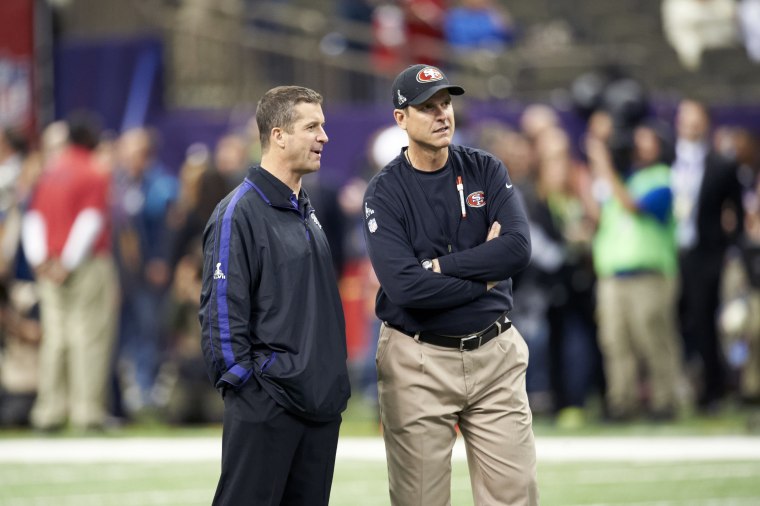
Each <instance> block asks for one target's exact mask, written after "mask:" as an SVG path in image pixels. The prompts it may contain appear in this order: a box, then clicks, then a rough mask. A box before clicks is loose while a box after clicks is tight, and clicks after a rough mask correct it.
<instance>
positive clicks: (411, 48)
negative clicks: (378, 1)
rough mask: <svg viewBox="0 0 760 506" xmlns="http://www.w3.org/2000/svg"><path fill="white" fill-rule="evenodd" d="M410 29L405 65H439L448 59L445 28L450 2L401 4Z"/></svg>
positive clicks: (404, 0) (401, 0)
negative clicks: (445, 48) (445, 51)
mask: <svg viewBox="0 0 760 506" xmlns="http://www.w3.org/2000/svg"><path fill="white" fill-rule="evenodd" d="M398 2H399V4H400V6H401V8H402V10H403V13H404V20H405V21H404V24H405V28H406V45H405V46H404V51H403V53H402V55H403V57H404V58H406V61H403V62H401V63H402V65H401V66H403V65H405V64H413V63H426V64H428V65H438V64H439V63H440V62H441V59H442V58H443V57H444V53H443V51H444V50H443V41H444V34H443V24H444V20H445V19H446V11H447V9H448V6H447V3H448V2H447V1H446V0H398Z"/></svg>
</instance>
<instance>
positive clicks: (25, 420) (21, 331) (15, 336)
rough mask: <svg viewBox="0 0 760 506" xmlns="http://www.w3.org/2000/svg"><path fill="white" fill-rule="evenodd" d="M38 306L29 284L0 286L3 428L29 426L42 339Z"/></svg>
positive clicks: (0, 412) (0, 417)
mask: <svg viewBox="0 0 760 506" xmlns="http://www.w3.org/2000/svg"><path fill="white" fill-rule="evenodd" d="M9 288H10V289H9ZM38 302H39V297H38V296H37V290H36V287H35V286H34V283H32V282H30V281H14V282H12V283H8V284H6V283H3V284H1V285H0V427H6V426H27V425H29V423H30V414H31V411H32V407H33V405H34V401H35V398H36V396H37V385H38V380H37V378H38V375H39V347H40V339H41V337H42V330H41V328H40V322H39V304H38Z"/></svg>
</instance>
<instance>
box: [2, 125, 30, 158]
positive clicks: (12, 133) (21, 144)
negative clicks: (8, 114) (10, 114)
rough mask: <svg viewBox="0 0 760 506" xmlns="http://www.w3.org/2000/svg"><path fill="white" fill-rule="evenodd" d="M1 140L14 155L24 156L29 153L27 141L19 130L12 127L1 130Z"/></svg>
mask: <svg viewBox="0 0 760 506" xmlns="http://www.w3.org/2000/svg"><path fill="white" fill-rule="evenodd" d="M3 138H4V139H5V142H6V143H7V144H8V146H10V148H11V149H12V150H13V151H14V152H15V153H19V154H20V155H22V156H26V154H27V153H28V152H29V139H27V137H26V135H25V134H24V132H22V131H21V129H20V128H16V127H12V126H8V127H5V128H3Z"/></svg>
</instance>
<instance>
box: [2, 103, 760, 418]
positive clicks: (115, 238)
mask: <svg viewBox="0 0 760 506" xmlns="http://www.w3.org/2000/svg"><path fill="white" fill-rule="evenodd" d="M459 119H460V125H459V128H458V129H457V136H458V139H455V142H457V141H461V142H462V143H464V144H469V145H474V146H477V147H479V148H482V149H485V150H487V151H489V152H491V153H493V154H494V155H496V156H497V157H498V158H500V159H501V160H502V161H503V162H504V164H505V166H506V167H507V168H508V170H509V173H510V176H511V179H512V181H513V182H514V184H515V185H516V186H517V187H518V188H519V190H520V194H521V196H522V198H523V199H524V202H525V206H526V210H527V213H528V217H529V220H530V227H531V237H532V243H533V257H532V262H531V265H530V266H529V267H528V268H527V269H526V270H525V271H524V272H522V273H521V274H520V275H519V276H518V277H517V279H515V292H514V293H515V308H514V310H513V312H512V314H511V317H512V319H513V321H514V322H515V324H516V326H517V328H518V329H519V330H520V332H521V333H522V334H523V336H524V337H525V339H526V341H527V343H528V345H529V349H530V353H531V359H530V366H529V369H528V375H527V389H528V392H529V397H530V400H531V406H532V408H533V411H534V413H536V414H537V415H546V416H551V417H554V418H555V420H556V422H557V424H559V425H561V426H563V427H579V426H582V425H583V424H585V423H587V422H588V421H589V420H590V419H591V418H592V417H594V418H599V419H602V420H604V421H609V422H625V421H630V420H637V419H649V420H653V421H667V420H674V419H677V418H678V417H680V416H683V415H684V414H686V413H690V412H692V411H693V410H697V411H698V412H700V413H704V414H716V413H719V412H720V411H721V410H722V409H724V408H725V406H726V404H727V401H729V400H730V401H737V400H738V401H739V402H746V403H756V402H758V401H760V318H758V315H760V177H759V176H760V151H759V150H758V134H757V132H752V131H749V130H747V129H745V128H741V127H736V126H731V125H720V126H719V127H717V128H716V127H713V126H712V125H711V123H710V113H709V110H708V108H707V107H706V106H705V105H704V104H701V103H698V102H695V101H692V100H684V101H682V102H681V103H679V104H678V106H677V109H676V111H675V112H674V114H673V115H672V117H669V118H655V117H652V115H650V114H641V115H639V116H638V117H636V118H635V121H623V120H621V117H620V116H619V113H618V112H617V111H615V110H610V109H608V108H604V107H599V108H596V109H595V110H591V111H587V113H586V114H585V115H584V117H583V120H584V121H583V125H584V127H583V131H582V132H580V133H579V132H572V129H571V128H569V127H568V126H567V125H566V124H565V123H564V121H565V119H563V116H562V115H560V114H559V113H558V112H557V111H556V110H555V109H554V108H552V107H549V106H546V105H541V104H533V105H528V106H527V107H525V108H524V110H523V111H522V113H521V114H520V116H519V120H517V121H515V122H513V123H507V122H505V121H500V120H494V119H488V120H482V121H479V122H475V121H465V119H466V118H463V117H461V118H459ZM249 124H250V125H255V123H254V122H251V123H249ZM257 138H258V135H257V133H256V132H255V126H251V127H250V128H248V129H246V130H241V131H234V132H230V133H228V134H226V135H224V136H222V137H221V138H219V139H218V140H217V141H216V142H215V143H214V145H211V146H207V145H205V144H201V143H198V144H193V145H191V146H189V147H188V148H187V150H186V153H185V159H184V163H183V164H182V166H181V167H166V166H164V165H163V164H162V161H161V160H160V159H159V157H158V153H159V150H158V149H157V147H158V145H159V143H160V138H159V137H158V135H157V134H156V132H154V131H153V130H152V129H150V128H134V129H130V130H127V131H125V132H123V133H121V134H119V135H116V134H114V133H111V132H103V131H101V130H100V128H99V125H98V122H97V118H96V117H95V116H94V115H92V114H87V113H77V114H74V115H72V116H71V117H69V118H67V119H66V120H64V121H58V122H55V123H52V124H50V125H48V126H47V127H46V128H45V129H44V131H43V132H42V134H41V136H40V138H39V139H28V138H26V137H25V136H24V135H23V134H21V133H20V132H18V131H16V130H14V129H12V128H5V129H4V130H3V131H2V133H1V134H0V425H2V426H29V425H31V426H32V427H34V428H36V429H38V430H43V431H52V430H58V429H61V428H63V427H66V426H73V427H74V428H76V429H81V430H102V429H104V428H106V427H108V426H109V425H111V424H118V423H126V422H129V421H140V420H143V419H145V418H149V419H152V420H153V419H158V420H161V421H162V422H166V423H172V424H190V423H215V422H219V421H220V420H221V412H222V405H221V398H220V396H219V395H218V393H217V392H216V391H215V390H214V389H213V388H212V387H211V385H210V383H209V381H208V379H207V378H206V377H205V372H204V371H205V369H204V367H203V364H202V358H201V355H200V347H199V342H200V328H199V325H198V319H197V311H198V304H199V293H200V285H201V279H200V276H201V266H202V258H201V246H200V244H201V236H202V232H203V228H204V226H205V223H206V222H207V220H208V218H209V217H210V216H211V214H212V212H213V209H214V207H215V205H216V203H217V202H218V201H219V200H220V199H221V198H222V197H223V196H224V195H226V194H227V193H228V192H229V191H231V189H233V188H234V187H235V186H236V185H237V184H239V183H240V182H241V181H242V179H243V178H244V177H245V174H246V171H247V168H248V167H249V166H250V165H251V164H253V163H256V162H257V161H258V159H259V155H260V151H259V148H258V143H257ZM404 144H405V137H404V135H403V132H402V131H400V130H399V129H398V128H396V127H395V126H389V127H387V128H382V129H380V130H378V131H377V132H375V133H374V135H372V137H371V140H370V142H369V143H368V145H367V150H366V160H365V162H364V163H363V164H361V165H360V166H357V167H355V170H354V172H353V173H352V175H351V177H350V178H348V179H347V180H345V181H342V182H341V184H340V185H338V186H334V185H330V184H328V183H327V182H325V181H323V180H320V178H319V174H317V175H313V176H309V177H308V178H306V179H305V180H304V187H305V189H306V190H307V192H308V193H309V194H310V196H311V199H312V201H313V203H314V207H315V208H316V209H317V212H318V214H319V215H320V221H321V222H322V223H323V226H324V229H325V231H326V232H327V233H328V238H329V240H330V244H331V248H332V251H333V256H334V263H335V269H336V273H337V275H338V277H339V278H340V279H339V286H340V292H341V297H342V299H343V305H344V310H345V313H346V327H347V337H348V352H349V365H350V371H351V374H352V384H353V391H354V396H355V397H359V398H362V399H365V400H366V401H367V402H370V403H374V402H375V400H376V390H375V363H374V354H375V347H376V339H377V331H378V326H379V322H378V321H377V319H376V318H375V317H374V297H375V293H376V291H377V286H378V283H377V279H376V278H375V277H374V273H373V272H372V268H371V265H370V263H369V261H368V259H367V256H366V251H365V246H364V240H363V234H362V230H361V227H362V226H363V225H362V223H363V220H362V213H363V209H362V207H361V202H362V197H363V194H364V190H365V188H366V184H367V182H368V181H369V179H370V178H371V177H372V175H373V174H374V173H375V172H376V171H377V170H379V169H380V168H381V167H382V166H383V165H384V164H385V163H387V162H388V161H390V159H392V158H393V157H395V156H396V155H397V154H398V153H399V150H400V148H401V147H402V146H403V145H404ZM590 406H599V407H600V409H596V408H593V409H592V407H590Z"/></svg>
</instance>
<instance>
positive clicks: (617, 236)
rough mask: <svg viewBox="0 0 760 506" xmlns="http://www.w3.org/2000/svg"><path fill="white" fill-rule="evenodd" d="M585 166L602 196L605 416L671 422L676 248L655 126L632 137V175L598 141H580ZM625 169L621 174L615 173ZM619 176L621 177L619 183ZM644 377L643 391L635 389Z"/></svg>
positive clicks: (597, 260)
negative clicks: (644, 394)
mask: <svg viewBox="0 0 760 506" xmlns="http://www.w3.org/2000/svg"><path fill="white" fill-rule="evenodd" d="M586 150H587V154H588V158H589V165H590V167H591V169H592V170H593V172H594V173H595V174H596V176H597V177H598V178H600V180H602V181H604V182H605V183H606V184H605V185H604V187H606V188H608V190H609V191H608V192H607V193H608V198H606V199H605V201H604V202H603V203H602V204H601V211H600V216H599V224H598V228H597V231H596V234H595V236H594V240H593V250H592V251H593V259H594V269H595V271H596V274H597V276H598V285H597V320H598V339H599V346H600V349H601V352H602V358H603V363H604V370H605V377H606V380H607V391H606V401H607V415H608V417H609V419H610V420H611V421H625V420H629V419H631V418H633V417H635V416H637V415H639V414H640V413H642V400H643V399H641V397H642V396H641V395H640V392H646V391H648V399H647V400H648V402H647V403H646V408H647V411H646V413H647V414H648V415H649V416H650V417H651V418H653V419H655V420H668V419H672V418H673V417H675V414H676V405H677V402H676V400H677V397H676V391H677V388H676V387H677V384H678V382H679V378H680V371H681V366H680V362H681V349H680V346H679V344H678V343H679V341H678V337H677V331H676V300H677V298H676V296H677V293H676V291H677V265H678V258H677V248H676V237H675V221H674V217H673V194H672V191H671V182H670V167H669V166H668V165H667V164H665V163H664V162H663V154H664V153H665V149H664V146H663V144H662V142H661V139H660V137H659V135H658V132H657V130H656V129H655V128H654V127H653V126H649V125H645V124H644V125H640V126H638V127H637V128H635V129H634V131H633V142H632V155H631V160H632V163H631V167H625V168H616V167H614V165H613V158H612V156H611V154H610V150H609V149H608V147H607V146H606V145H605V143H604V142H602V141H601V140H600V139H597V138H594V137H593V136H589V137H588V138H587V139H586ZM618 169H624V170H618ZM623 174H625V176H623ZM642 373H643V374H644V375H645V376H643V378H645V381H646V384H647V385H648V389H642V388H640V387H641V385H642V383H641V381H640V379H641V378H642Z"/></svg>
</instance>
